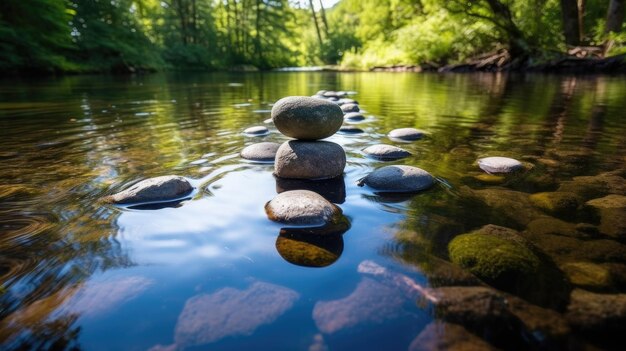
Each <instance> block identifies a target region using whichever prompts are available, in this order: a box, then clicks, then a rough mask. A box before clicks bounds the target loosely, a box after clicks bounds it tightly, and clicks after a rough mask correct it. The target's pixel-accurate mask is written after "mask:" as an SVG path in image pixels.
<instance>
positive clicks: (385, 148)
mask: <svg viewBox="0 0 626 351" xmlns="http://www.w3.org/2000/svg"><path fill="white" fill-rule="evenodd" d="M363 153H365V154H366V155H367V156H370V157H373V158H376V159H379V160H386V161H391V160H398V159H401V158H405V157H409V156H411V153H410V152H408V151H406V150H405V149H402V148H399V147H397V146H393V145H386V144H377V145H372V146H368V147H367V148H365V149H364V150H363Z"/></svg>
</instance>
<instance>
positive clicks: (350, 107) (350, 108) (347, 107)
mask: <svg viewBox="0 0 626 351" xmlns="http://www.w3.org/2000/svg"><path fill="white" fill-rule="evenodd" d="M360 110H361V109H359V105H357V104H343V105H341V111H343V113H349V112H359V111H360Z"/></svg>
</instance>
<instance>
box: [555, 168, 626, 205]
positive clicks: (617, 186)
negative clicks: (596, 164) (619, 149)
mask: <svg viewBox="0 0 626 351" xmlns="http://www.w3.org/2000/svg"><path fill="white" fill-rule="evenodd" d="M619 174H620V173H613V172H609V173H602V174H598V175H596V176H583V177H574V178H573V179H572V180H570V181H565V182H562V183H561V185H560V186H559V189H558V191H565V192H572V193H575V194H576V195H578V196H580V197H581V198H582V199H583V200H585V201H587V200H591V199H595V198H599V197H603V196H606V195H609V194H616V195H625V196H626V180H625V179H624V178H622V177H621V176H620V175H619Z"/></svg>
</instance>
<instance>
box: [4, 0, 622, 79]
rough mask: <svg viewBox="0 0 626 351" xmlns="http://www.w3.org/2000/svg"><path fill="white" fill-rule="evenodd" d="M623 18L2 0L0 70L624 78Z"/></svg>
mask: <svg viewBox="0 0 626 351" xmlns="http://www.w3.org/2000/svg"><path fill="white" fill-rule="evenodd" d="M625 15H626V0H607V1H600V0H340V1H338V2H337V3H335V4H334V5H333V6H331V7H328V8H325V7H324V2H323V1H321V0H308V1H304V0H301V1H291V0H165V1H160V0H110V1H104V0H4V1H2V2H1V3H0V74H2V75H3V76H15V75H24V76H34V75H54V74H93V73H113V74H134V73H149V72H157V71H243V72H246V71H257V70H262V71H269V70H278V71H298V70H302V71H305V70H306V71H315V70H323V71H392V72H475V71H486V72H495V71H518V72H519V71H523V72H549V73H626V28H625V26H624V17H625ZM281 67H282V68H281Z"/></svg>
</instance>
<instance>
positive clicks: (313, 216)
mask: <svg viewBox="0 0 626 351" xmlns="http://www.w3.org/2000/svg"><path fill="white" fill-rule="evenodd" d="M265 212H266V213H267V217H268V218H269V219H270V220H272V221H274V222H279V223H282V224H285V225H290V226H309V227H316V226H323V225H325V224H328V223H331V222H332V221H333V220H335V218H336V217H338V216H341V215H342V212H341V209H340V208H339V207H337V206H335V205H333V204H332V203H330V202H329V201H328V200H326V199H324V198H323V197H322V196H321V195H319V194H317V193H314V192H312V191H308V190H292V191H286V192H284V193H280V194H278V195H277V196H276V197H275V198H274V199H272V200H271V201H269V202H268V203H267V204H266V205H265Z"/></svg>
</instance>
